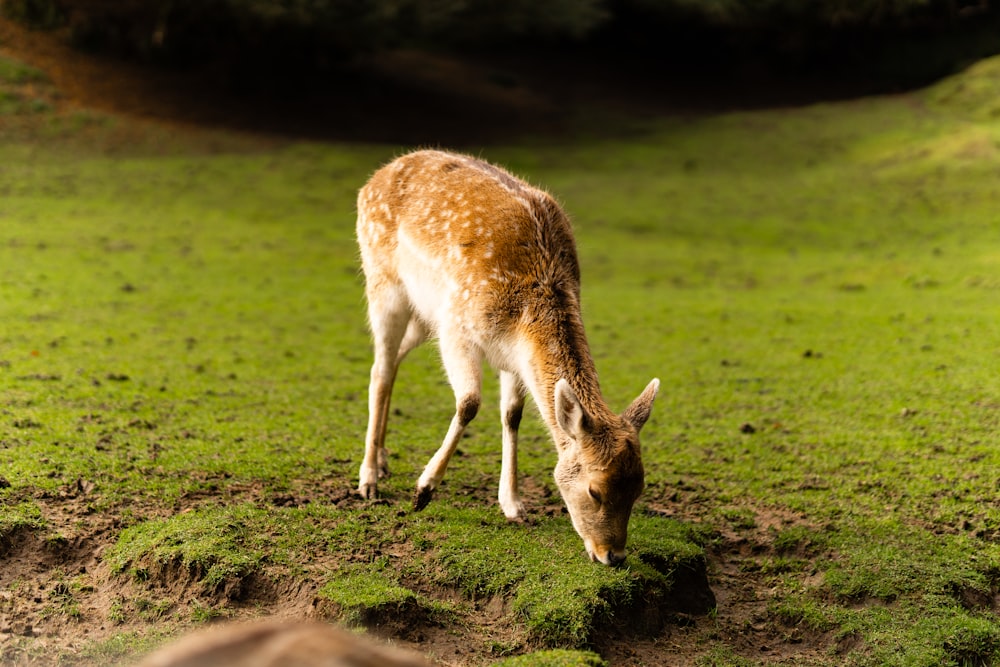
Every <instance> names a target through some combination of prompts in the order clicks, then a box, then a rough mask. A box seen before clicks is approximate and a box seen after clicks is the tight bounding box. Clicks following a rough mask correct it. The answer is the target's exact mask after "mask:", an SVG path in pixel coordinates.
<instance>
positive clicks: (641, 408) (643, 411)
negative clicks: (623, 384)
mask: <svg viewBox="0 0 1000 667" xmlns="http://www.w3.org/2000/svg"><path fill="white" fill-rule="evenodd" d="M659 389H660V381H659V380H657V379H654V380H653V381H652V382H650V383H649V384H648V385H646V388H645V389H644V390H643V392H642V393H641V394H639V398H637V399H635V400H634V401H632V405H630V406H628V408H627V409H626V410H625V412H624V413H623V414H622V417H624V418H625V419H626V420H627V421H628V422H629V423H631V424H632V426H634V427H635V430H636V431H639V430H641V429H642V427H643V426H644V425H645V424H646V420H647V419H649V413H650V412H652V411H653V399H655V398H656V392H657V391H659Z"/></svg>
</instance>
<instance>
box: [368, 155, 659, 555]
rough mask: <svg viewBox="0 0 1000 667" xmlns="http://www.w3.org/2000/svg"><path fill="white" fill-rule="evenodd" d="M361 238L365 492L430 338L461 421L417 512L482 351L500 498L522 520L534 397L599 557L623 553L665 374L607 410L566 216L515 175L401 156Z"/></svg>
mask: <svg viewBox="0 0 1000 667" xmlns="http://www.w3.org/2000/svg"><path fill="white" fill-rule="evenodd" d="M357 210H358V215H357V240H358V245H359V248H360V255H361V265H362V269H363V272H364V277H365V296H366V299H367V304H368V323H369V328H370V330H371V334H372V340H373V347H374V360H373V363H372V368H371V379H370V384H369V392H368V426H367V434H366V437H365V452H364V459H363V461H362V463H361V468H360V471H359V485H358V490H357V493H358V494H360V496H361V497H363V498H367V499H374V498H376V497H377V492H378V480H379V479H380V478H383V477H385V476H387V475H388V474H389V468H388V452H387V450H386V447H385V437H386V425H387V420H388V416H389V405H390V399H391V394H392V389H393V384H394V382H395V379H396V375H397V371H398V369H399V366H400V363H401V362H402V361H403V359H404V357H406V355H407V354H408V353H409V352H410V351H412V350H413V349H414V348H415V347H416V346H418V345H419V344H420V343H422V342H423V341H425V340H426V339H427V338H429V337H432V336H433V337H436V338H437V341H438V347H439V349H440V356H441V361H442V364H443V366H444V371H445V374H446V375H447V378H448V381H449V383H450V385H451V388H452V390H453V392H454V395H455V414H454V417H453V418H452V420H451V424H450V426H449V428H448V431H447V433H446V435H445V437H444V441H443V443H442V444H441V445H440V447H439V449H438V450H437V451H436V453H435V454H434V455H433V456H432V457H431V459H430V460H429V461H428V463H427V465H426V466H425V467H424V469H423V472H422V473H421V475H420V477H419V479H418V481H417V488H416V491H415V493H414V496H413V508H414V509H415V510H418V511H419V510H421V509H423V508H424V507H425V506H426V505H427V504H428V503H429V502H430V500H431V498H432V496H433V492H434V490H435V488H437V486H438V485H439V484H440V483H441V480H442V479H443V478H444V475H445V470H446V469H447V466H448V462H449V460H450V459H451V457H452V455H453V454H454V453H455V450H456V448H457V446H458V444H459V440H460V438H461V437H462V434H463V432H464V431H465V429H466V427H467V426H468V424H469V423H470V422H471V421H472V420H473V418H474V417H475V416H476V414H477V412H478V411H479V407H480V403H481V385H482V380H481V374H482V368H483V361H484V359H485V360H486V361H487V362H488V363H489V364H490V365H491V366H492V367H493V368H494V369H496V370H497V371H498V374H499V378H500V417H501V452H502V453H501V464H500V483H499V494H498V501H499V504H500V508H501V510H502V511H503V513H504V515H505V516H506V517H507V519H508V520H510V521H522V522H523V521H524V520H525V519H526V510H525V506H524V503H523V501H522V500H521V497H520V494H519V488H518V487H519V485H518V471H517V441H518V428H519V426H520V423H521V419H522V413H523V409H524V404H525V397H526V395H527V394H529V393H530V394H531V397H532V400H533V401H534V403H535V405H536V407H537V408H538V410H539V412H540V413H541V417H542V419H543V421H544V423H545V425H546V426H547V427H548V430H549V432H550V434H551V436H552V440H553V442H554V444H555V448H556V453H557V457H558V460H557V463H556V466H555V470H554V472H553V476H554V478H555V482H556V485H557V487H558V489H559V492H560V495H561V496H562V498H563V502H564V503H565V504H566V508H567V509H568V511H569V515H570V520H571V522H572V524H573V527H574V529H575V530H576V532H577V534H578V535H579V536H580V537H581V538H582V539H583V542H584V546H585V548H586V551H587V555H588V556H589V557H590V559H591V560H592V561H594V562H600V563H603V564H605V565H619V564H621V563H622V562H624V560H625V557H626V540H627V533H628V521H629V517H630V515H631V512H632V506H633V505H634V503H635V501H636V499H637V498H638V497H639V495H640V493H641V492H642V489H643V486H644V483H645V480H644V470H643V465H642V455H641V450H640V445H639V431H640V430H641V429H642V427H643V425H644V424H645V423H646V421H647V420H648V419H649V416H650V412H651V410H652V405H653V400H654V399H655V397H656V393H657V391H658V389H659V384H660V383H659V380H658V379H653V380H652V381H651V382H650V383H649V384H648V385H647V386H646V388H645V390H644V391H643V392H642V393H641V394H640V395H639V396H638V398H636V399H635V400H634V401H633V402H632V403H631V405H629V407H628V408H627V409H626V410H625V411H624V412H623V413H622V414H620V415H619V414H616V413H614V412H613V411H612V410H611V409H610V408H609V407H608V405H607V403H606V401H605V399H604V398H603V396H602V394H601V388H600V385H599V384H598V378H597V370H596V367H595V364H594V361H593V358H592V357H591V353H590V349H589V347H588V344H587V337H586V334H585V331H584V327H583V319H582V316H581V311H580V265H579V261H578V259H577V252H576V241H575V238H574V235H573V231H572V228H571V225H570V221H569V218H568V217H567V215H566V214H565V213H564V212H563V210H562V208H561V207H560V206H559V204H558V203H557V202H556V200H555V199H554V198H553V197H552V195H550V194H549V193H547V192H545V191H544V190H541V189H539V188H536V187H533V186H531V185H529V184H528V183H526V182H525V181H523V180H521V179H519V178H517V177H515V176H513V175H512V174H511V173H509V172H508V171H507V170H505V169H503V168H501V167H498V166H495V165H493V164H491V163H488V162H485V161H482V160H479V159H477V158H474V157H471V156H468V155H463V154H459V153H453V152H449V151H443V150H419V151H415V152H411V153H408V154H406V155H402V156H400V157H398V158H396V159H395V160H393V161H392V162H390V163H388V164H386V165H385V166H383V167H382V168H380V169H379V170H378V171H376V172H375V173H374V174H373V175H372V177H371V178H370V180H369V181H368V182H367V183H366V184H365V185H364V186H363V187H362V188H361V189H360V191H359V193H358V200H357Z"/></svg>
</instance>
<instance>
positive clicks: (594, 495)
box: [587, 486, 601, 503]
mask: <svg viewBox="0 0 1000 667" xmlns="http://www.w3.org/2000/svg"><path fill="white" fill-rule="evenodd" d="M587 493H589V494H590V497H591V498H593V499H594V502H595V503H600V502H601V494H600V493H599V492H598V491H597V490H596V489H595V488H594V487H592V486H588V487H587Z"/></svg>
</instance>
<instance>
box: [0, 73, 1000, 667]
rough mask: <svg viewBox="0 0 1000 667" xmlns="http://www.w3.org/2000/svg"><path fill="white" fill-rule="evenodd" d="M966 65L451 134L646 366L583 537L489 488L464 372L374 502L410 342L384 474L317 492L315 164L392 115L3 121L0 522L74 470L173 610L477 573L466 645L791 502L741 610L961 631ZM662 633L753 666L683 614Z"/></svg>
mask: <svg viewBox="0 0 1000 667" xmlns="http://www.w3.org/2000/svg"><path fill="white" fill-rule="evenodd" d="M4 71H5V70H2V69H0V79H4V77H6V78H5V79H4V80H5V81H6V80H9V79H11V78H13V77H12V76H11V75H4V74H3V72H4ZM998 72H1000V68H998V67H997V62H996V61H989V62H985V63H982V64H980V65H978V66H976V67H975V68H973V69H972V70H970V71H969V72H968V73H966V74H964V75H961V76H959V77H958V78H956V79H953V80H950V81H946V82H943V83H941V84H939V85H938V86H936V87H934V88H932V89H930V90H929V91H925V92H921V93H915V94H911V95H906V96H896V97H885V98H870V99H864V100H857V101H853V102H846V103H838V104H823V105H816V106H812V107H807V108H802V109H786V110H775V111H762V112H752V113H737V114H726V115H720V116H715V117H701V118H686V119H664V120H657V121H645V122H644V123H639V124H635V123H634V124H633V126H632V127H630V128H628V130H629V131H628V132H623V133H622V137H623V138H615V137H611V136H609V135H607V134H603V135H602V134H596V133H588V132H583V133H582V135H581V137H580V139H579V140H578V141H576V142H574V143H572V144H555V143H551V142H546V141H544V140H538V141H531V142H524V143H522V144H520V145H510V146H505V147H494V148H491V149H489V150H484V151H482V154H483V155H484V156H485V157H488V158H490V159H493V160H495V161H498V162H501V163H504V164H506V165H508V166H509V167H511V168H512V169H513V170H514V171H515V172H517V173H520V174H523V175H524V176H526V177H527V178H528V179H529V180H531V181H533V182H536V183H539V184H542V185H545V186H546V187H548V188H550V189H551V190H552V191H553V192H554V193H555V194H557V195H558V197H559V198H560V200H561V201H562V202H563V203H564V204H565V206H566V208H567V209H568V210H569V211H570V213H571V214H572V216H573V218H574V222H575V225H576V228H577V234H578V241H579V247H580V254H581V261H582V266H583V274H584V297H583V298H584V317H585V320H586V322H587V326H588V333H589V336H590V342H591V347H592V349H593V351H594V354H595V355H596V362H597V366H598V368H599V370H600V371H601V380H602V385H603V387H604V390H605V393H606V395H607V397H608V399H609V401H610V402H611V404H612V405H613V406H614V407H617V408H619V409H621V408H622V407H624V405H625V404H626V401H627V400H628V399H629V398H630V397H632V396H633V395H635V394H636V393H637V392H638V391H639V390H640V389H641V388H642V387H643V386H644V385H645V383H646V382H648V380H649V379H650V378H651V377H653V376H658V377H660V378H661V380H662V382H663V385H662V390H661V395H660V398H659V399H658V401H657V404H656V407H655V409H654V412H653V416H652V419H651V421H650V422H649V424H648V425H647V426H646V428H645V430H644V432H643V450H644V461H645V464H646V470H647V482H648V484H647V489H646V492H645V493H644V495H643V498H642V499H641V500H640V503H639V505H638V507H637V512H636V514H635V516H634V517H633V522H632V527H631V540H630V548H631V552H632V556H631V557H630V560H629V563H630V566H629V567H628V568H625V569H617V570H612V569H607V568H599V567H595V566H594V565H592V564H591V563H589V562H587V561H586V560H585V558H584V555H583V550H582V546H581V544H580V543H579V539H578V538H577V537H576V536H575V534H574V533H573V531H572V528H571V526H570V524H569V521H568V518H567V517H565V516H560V515H558V514H556V515H555V516H546V515H543V514H538V515H537V516H536V517H535V518H534V519H533V521H532V523H531V524H530V525H525V526H522V525H510V524H507V523H506V522H505V521H504V520H503V518H502V515H501V513H500V511H499V509H498V508H497V507H496V504H495V501H494V500H493V496H494V489H495V486H496V483H497V482H496V480H497V477H498V474H499V447H498V441H499V427H498V425H497V423H496V422H498V419H496V410H495V409H490V408H489V407H488V406H490V405H495V403H496V401H497V394H498V390H497V386H496V382H495V380H493V379H492V378H488V380H487V384H486V387H485V394H486V406H487V407H484V409H483V410H482V414H481V415H480V418H479V419H477V421H476V422H475V423H474V425H473V427H472V429H471V432H470V434H469V437H468V438H466V439H464V440H463V442H462V445H461V448H460V450H461V451H460V455H458V456H457V457H456V459H455V460H454V461H453V463H452V466H451V469H450V470H449V475H448V477H447V479H446V482H445V484H444V485H443V486H442V488H441V489H440V490H439V492H438V493H437V495H436V498H435V500H434V502H433V503H432V504H431V506H429V507H428V508H427V510H425V512H423V513H420V514H414V513H412V512H410V511H409V509H408V508H409V498H410V494H411V493H412V487H413V485H414V483H415V480H416V477H417V475H418V474H419V471H420V469H421V468H422V466H423V464H424V463H425V462H426V459H427V458H428V457H429V456H430V454H431V453H432V452H433V450H434V448H435V447H436V444H437V442H438V441H439V439H440V438H441V436H442V435H443V432H444V429H445V428H446V425H447V423H448V420H449V419H450V416H451V414H450V413H451V410H452V405H453V401H452V399H451V397H450V392H449V389H448V387H447V385H446V383H445V382H444V378H443V374H442V372H441V371H440V370H439V368H438V362H437V360H436V355H435V353H434V352H433V350H432V349H429V348H428V349H422V350H419V351H417V352H416V353H414V355H413V356H412V357H411V358H410V359H408V360H407V363H406V364H405V365H404V367H403V369H402V371H401V373H400V378H399V383H398V385H397V387H398V389H397V392H396V395H395V397H394V415H393V417H392V419H391V422H390V434H389V448H390V450H391V451H392V458H391V461H390V463H391V467H392V471H393V476H392V477H390V478H389V479H387V480H386V481H385V483H384V484H382V485H381V486H380V491H381V492H382V494H383V497H384V499H385V503H384V504H367V503H361V502H360V501H350V500H345V498H346V495H345V494H346V491H347V490H349V489H350V488H352V487H353V486H354V485H355V484H356V474H357V467H358V465H359V462H360V455H361V449H362V446H361V443H362V438H363V433H364V428H365V421H366V414H365V413H366V399H365V392H366V384H367V377H368V371H369V360H370V352H369V348H368V338H367V333H366V329H365V319H364V305H363V298H362V286H361V281H360V277H359V274H358V265H357V261H356V250H355V247H354V241H353V224H354V222H353V206H354V203H353V198H354V193H355V192H356V190H357V188H358V187H359V186H360V185H361V184H362V183H363V182H364V181H365V179H366V178H367V176H368V174H370V173H371V172H372V171H373V170H374V169H375V168H376V167H377V166H378V165H379V164H380V163H382V162H383V161H385V160H387V159H388V158H390V157H391V156H393V155H395V154H397V153H399V152H400V151H401V150H402V149H401V148H400V147H397V146H352V145H318V144H308V145H296V146H291V147H283V148H269V147H268V148H265V147H261V148H259V149H258V150H256V151H247V150H241V151H239V152H236V151H233V152H230V153H222V154H205V153H199V152H197V151H194V150H188V149H183V150H181V149H178V150H174V151H166V152H165V153H162V154H161V153H154V154H149V153H148V152H144V151H143V150H139V149H137V150H135V151H134V152H133V153H128V152H125V153H117V154H116V155H115V157H114V158H111V157H108V156H107V155H105V154H103V153H102V152H101V151H99V150H86V149H83V148H81V147H80V146H79V145H76V144H74V145H73V146H62V145H59V144H58V142H41V144H38V145H35V144H28V143H25V142H23V141H8V142H4V143H3V144H0V193H2V195H3V196H2V198H0V304H2V309H3V310H2V313H3V322H4V326H3V328H2V330H0V469H2V470H3V471H4V472H3V476H4V479H5V480H7V482H8V483H9V486H5V487H4V488H2V489H0V501H2V503H3V504H2V505H0V534H7V533H10V532H11V531H13V530H15V529H18V528H27V529H30V530H37V531H41V532H44V531H46V530H48V528H47V526H48V525H49V524H50V519H49V517H47V516H46V511H48V510H46V509H45V508H46V507H47V506H48V505H47V503H51V502H52V501H51V499H52V498H56V497H58V496H59V494H60V493H61V492H62V493H66V491H67V489H70V490H72V489H86V492H85V493H82V494H76V495H79V496H81V497H82V498H83V505H85V506H86V507H87V508H89V511H92V512H112V513H115V514H117V515H120V516H121V517H122V528H121V529H120V532H119V534H118V536H117V542H116V544H115V545H114V546H112V547H111V548H110V549H109V550H108V551H107V552H106V553H105V555H104V556H103V558H104V560H105V562H106V563H108V564H109V565H110V566H111V568H112V569H114V570H115V571H116V572H118V573H119V574H118V576H119V577H122V578H124V579H125V580H128V581H130V582H132V583H131V584H130V585H131V586H134V587H136V588H137V589H138V590H139V591H142V590H143V589H144V587H145V586H151V585H152V584H151V583H146V581H147V578H150V577H152V578H154V579H155V577H156V576H157V572H159V571H161V570H163V569H164V568H168V567H174V568H177V567H178V566H179V567H180V568H181V570H182V571H184V572H187V573H188V575H187V576H189V577H191V578H192V581H195V582H197V583H198V584H199V586H200V588H199V589H198V590H199V596H200V597H199V598H198V599H199V600H200V602H199V604H200V605H202V606H201V607H198V609H201V610H202V612H201V613H200V614H199V613H198V609H194V608H192V607H190V606H187V607H185V609H188V610H190V616H191V617H192V618H194V620H205V619H201V618H200V617H201V616H204V615H205V613H206V612H205V610H209V611H210V612H211V613H213V614H214V613H225V611H226V604H227V602H226V598H225V596H224V595H222V596H221V597H220V591H225V590H228V589H231V588H233V587H234V586H235V587H238V586H239V585H240V582H241V581H243V580H245V579H247V578H248V577H254V576H259V577H265V578H268V577H270V578H274V579H275V580H281V579H282V578H286V579H287V578H295V577H307V578H310V579H311V580H313V581H316V582H317V586H318V587H319V589H320V591H321V593H320V596H321V598H323V599H324V600H326V601H328V602H329V603H331V604H332V605H333V607H334V608H336V609H339V610H340V611H339V612H337V613H341V614H342V617H341V618H342V620H358V619H364V618H368V617H369V616H367V614H369V613H376V614H377V613H378V610H379V609H380V608H385V609H390V610H391V609H399V608H406V609H408V610H410V612H412V613H414V614H423V616H421V618H422V619H424V621H425V622H429V623H434V622H438V623H445V624H450V625H452V624H453V625H454V626H455V627H456V628H458V629H457V630H456V631H461V628H462V627H464V625H463V624H469V623H474V622H475V618H476V615H477V614H478V613H479V612H478V609H479V607H478V605H481V604H482V603H484V602H487V601H489V600H492V599H497V600H500V601H502V603H503V605H505V606H504V609H505V612H504V614H503V619H504V623H506V624H508V625H509V626H510V627H513V628H516V630H517V633H518V634H517V639H516V640H514V641H513V643H511V642H510V641H509V640H508V639H504V640H503V641H498V646H499V645H501V644H502V645H503V646H507V647H509V646H514V649H513V650H515V651H517V652H525V651H530V650H532V649H536V648H543V647H550V648H565V647H569V648H581V647H587V646H588V645H589V643H590V642H591V641H592V638H593V632H594V629H595V627H599V626H601V625H602V624H605V623H607V622H608V621H609V620H612V621H613V620H614V619H615V618H616V615H622V614H627V613H628V610H629V609H632V608H634V607H635V605H636V604H639V603H640V602H641V601H642V600H644V599H651V600H653V601H663V600H667V599H669V596H670V594H671V590H672V586H673V585H674V581H673V579H672V577H673V574H674V573H675V572H676V571H678V568H680V567H682V565H685V564H692V563H699V562H703V559H704V558H705V556H704V548H705V546H706V545H707V544H709V543H711V541H712V540H714V539H715V537H716V536H717V535H719V534H721V533H724V532H727V531H729V532H735V533H738V534H747V533H752V532H753V531H764V523H762V520H761V516H762V515H764V514H766V513H768V512H776V511H778V512H782V513H784V515H787V516H793V517H795V521H794V522H793V525H789V526H785V527H783V528H780V529H775V530H774V531H773V533H772V545H771V546H772V548H773V553H771V554H770V555H769V556H768V557H767V559H765V560H763V561H762V562H761V564H760V568H761V569H760V577H761V578H762V580H764V581H766V583H767V585H768V588H769V594H770V595H771V596H772V598H770V599H771V603H770V604H771V607H770V609H771V615H772V621H773V622H774V623H776V624H779V625H781V627H784V628H786V629H789V630H791V629H796V628H798V629H803V630H806V629H808V630H811V631H816V632H820V633H828V634H829V636H830V637H835V638H844V637H853V638H855V641H853V642H852V643H851V648H850V649H849V650H848V652H847V653H846V654H844V655H834V654H833V652H832V651H831V654H830V657H829V661H828V663H826V664H838V665H839V664H854V665H881V664H899V665H942V664H953V665H962V664H989V663H991V662H992V661H996V660H998V659H1000V624H998V623H997V621H996V618H995V611H996V610H995V609H994V607H993V604H994V603H993V602H992V600H993V599H994V597H995V592H996V590H997V589H998V588H1000V548H998V546H997V539H998V536H1000V506H998V505H997V503H996V494H997V486H998V484H1000V472H998V471H1000V453H998V450H997V448H996V446H995V441H996V439H997V434H998V426H1000V410H998V408H1000V398H998V397H1000V375H998V374H997V373H996V369H995V366H996V363H997V359H998V352H1000V319H998V317H997V312H998V306H1000V245H998V244H997V241H996V238H997V232H998V218H997V213H996V212H997V211H998V210H1000V205H998V204H1000V201H998V195H997V190H996V179H997V174H998V173H1000V118H997V116H996V114H995V113H994V111H995V110H993V109H992V107H991V106H990V105H993V104H994V102H995V100H994V96H991V94H990V93H989V91H991V90H994V89H995V88H996V87H997V86H998V85H1000V84H998V81H1000V73H998ZM19 136H20V135H19ZM747 425H749V426H750V427H752V428H747ZM523 432H524V433H523V438H522V443H523V444H522V449H523V452H522V455H521V462H520V463H521V468H522V473H523V474H524V475H525V476H527V477H530V478H531V481H532V483H533V484H534V485H535V486H536V488H540V489H542V490H543V491H544V492H548V493H556V491H555V486H554V483H553V481H552V479H551V469H552V467H553V465H554V462H555V454H554V451H553V447H552V445H551V443H550V442H549V441H548V437H547V435H546V434H545V432H544V430H543V428H542V427H541V425H540V423H539V422H538V420H537V418H531V419H527V420H526V423H525V424H524V427H523ZM286 498H291V499H293V500H294V501H295V502H293V503H292V504H291V505H289V504H288V503H285V502H282V499H286ZM306 501H308V502H306ZM681 505H683V506H681ZM647 509H649V510H652V511H650V512H648V513H646V512H645V511H644V510H647ZM663 510H684V515H685V516H691V517H696V518H695V519H692V522H693V523H692V522H689V523H686V524H685V523H679V522H676V521H673V520H669V519H664V518H662V517H660V516H658V513H662V511H663ZM158 568H159V569H158ZM144 598H145V599H147V600H157V603H156V604H158V605H160V606H161V607H162V608H163V609H167V608H168V606H167V605H166V603H165V602H164V601H163V600H162V598H160V597H159V594H158V593H157V594H155V595H154V594H153V593H150V592H147V593H146V594H145V595H144ZM373 610H374V611H373ZM139 611H141V610H135V614H133V611H132V610H130V609H125V608H123V607H119V608H116V609H115V615H116V618H119V617H120V618H122V619H124V618H126V617H129V616H130V615H138V613H139ZM410 612H408V613H410ZM185 613H187V612H185ZM725 613H726V610H725V609H721V610H720V611H719V614H720V616H722V615H724V614H725ZM195 617H197V618H195ZM122 637H123V639H122V640H121V641H122V642H125V641H129V642H130V641H132V640H131V639H128V636H126V635H122ZM831 641H834V640H832V639H831ZM115 646H118V644H115V645H114V646H112V644H108V645H106V646H105V647H103V648H93V649H92V650H94V651H111V652H114V651H117V650H118V649H117V648H115ZM122 650H127V649H122ZM505 650H506V649H505ZM586 655H587V654H584V653H579V652H574V653H573V654H572V656H571V657H570V658H568V659H569V660H570V661H578V662H579V661H586V660H590V659H591V658H588V657H586ZM550 659H551V660H553V661H555V662H553V663H551V664H562V663H559V662H558V660H560V659H561V658H559V657H558V654H545V655H544V656H543V655H539V656H538V657H537V662H532V663H531V664H550V663H547V662H545V660H550ZM518 660H520V659H515V660H514V661H512V662H511V663H510V664H523V663H521V662H518ZM699 660H701V661H702V662H703V663H704V664H753V663H754V659H753V657H752V656H751V657H746V656H744V655H742V654H741V649H740V647H738V646H729V645H726V644H725V643H724V642H721V643H720V641H715V642H714V643H711V644H706V645H705V646H704V647H703V652H702V654H701V655H700V657H699ZM579 664H586V663H585V662H583V663H579Z"/></svg>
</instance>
